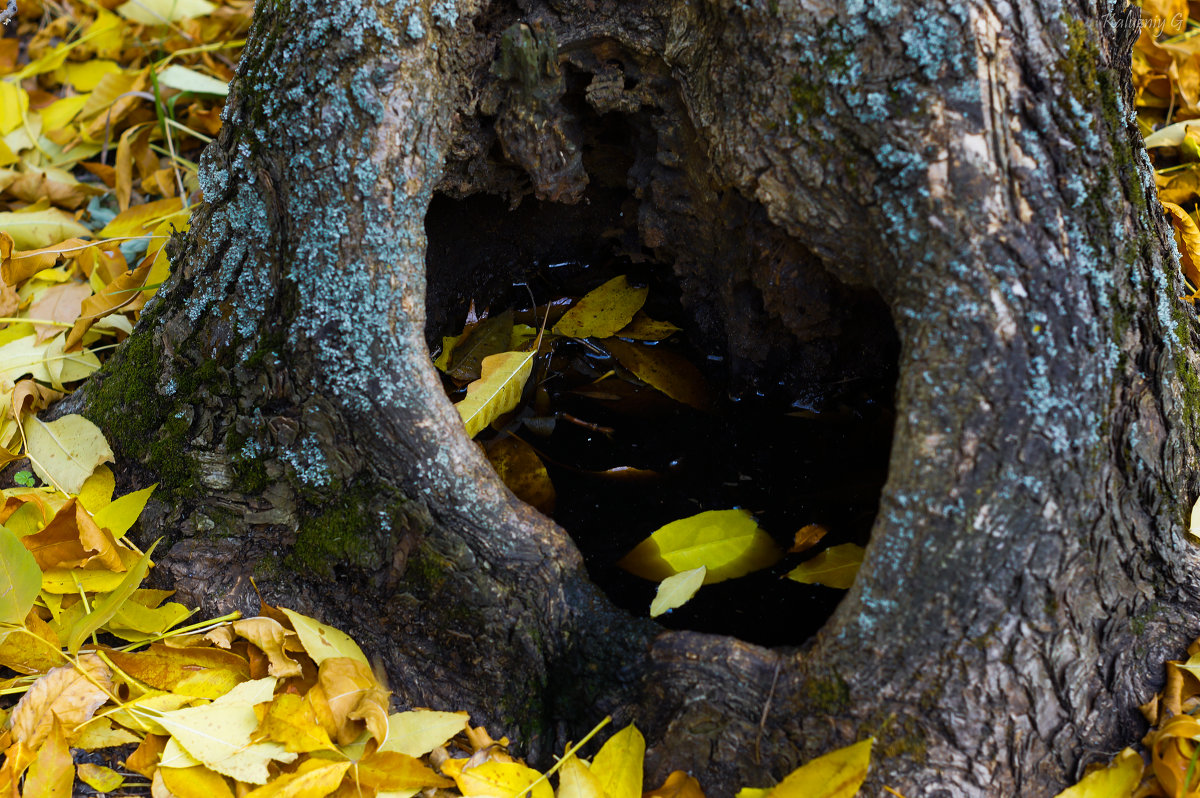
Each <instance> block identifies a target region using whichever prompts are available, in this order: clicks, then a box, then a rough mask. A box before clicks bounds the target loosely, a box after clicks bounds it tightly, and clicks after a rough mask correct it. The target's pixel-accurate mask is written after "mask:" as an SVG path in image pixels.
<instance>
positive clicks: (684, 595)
mask: <svg viewBox="0 0 1200 798" xmlns="http://www.w3.org/2000/svg"><path fill="white" fill-rule="evenodd" d="M706 573H708V569H707V568H705V567H704V566H703V565H701V566H700V567H699V568H693V569H692V570H690V571H683V572H682V573H678V574H675V575H674V576H668V577H667V578H666V579H664V580H662V582H660V583H659V585H658V592H657V593H655V594H654V601H652V602H650V617H651V618H657V617H658V616H660V615H662V614H663V613H664V612H670V611H671V610H673V609H675V608H676V607H682V606H683V605H684V604H686V603H688V602H689V601H690V600H691V598H692V596H694V595H696V591H697V590H699V589H700V586H701V585H703V584H704V575H705V574H706Z"/></svg>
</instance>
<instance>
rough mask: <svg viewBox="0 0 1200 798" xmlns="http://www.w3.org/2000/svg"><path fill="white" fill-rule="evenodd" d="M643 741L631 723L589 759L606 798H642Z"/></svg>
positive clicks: (644, 752)
mask: <svg viewBox="0 0 1200 798" xmlns="http://www.w3.org/2000/svg"><path fill="white" fill-rule="evenodd" d="M645 756H646V741H645V740H644V739H643V738H642V733H641V732H640V731H638V730H637V727H636V726H634V725H633V724H632V723H631V724H629V725H628V726H626V727H625V728H624V729H621V730H620V731H619V732H617V733H616V734H614V735H613V736H612V737H609V738H608V740H607V741H606V742H605V743H604V745H603V746H601V747H600V751H599V752H598V753H597V754H596V756H595V758H593V759H592V773H593V774H595V776H596V779H597V780H598V781H599V782H600V786H601V787H602V788H603V789H604V793H605V795H607V796H608V798H642V760H643V759H644V758H645Z"/></svg>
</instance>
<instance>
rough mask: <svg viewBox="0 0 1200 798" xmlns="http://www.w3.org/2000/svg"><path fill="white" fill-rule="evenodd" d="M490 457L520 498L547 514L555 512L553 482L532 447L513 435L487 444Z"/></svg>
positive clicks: (499, 472) (503, 478)
mask: <svg viewBox="0 0 1200 798" xmlns="http://www.w3.org/2000/svg"><path fill="white" fill-rule="evenodd" d="M487 457H488V460H489V461H490V462H491V464H492V468H494V469H495V470H496V475H497V476H499V477H500V479H501V480H502V481H503V482H504V484H505V485H507V486H508V489H509V490H511V491H512V492H513V494H514V495H515V496H516V497H517V498H518V499H520V500H521V501H523V502H525V503H526V504H529V505H532V506H533V507H536V508H538V509H539V510H541V511H542V512H543V513H546V514H547V515H549V514H550V513H552V512H554V501H555V498H556V495H555V492H554V483H553V482H551V481H550V474H549V473H548V472H547V471H546V466H545V464H543V463H542V459H541V458H540V457H538V455H537V452H535V451H534V450H533V447H532V446H530V445H529V444H528V443H526V442H525V441H523V440H521V439H520V438H516V437H513V436H511V435H510V436H508V437H505V438H499V439H497V440H494V441H492V442H491V443H490V444H488V446H487Z"/></svg>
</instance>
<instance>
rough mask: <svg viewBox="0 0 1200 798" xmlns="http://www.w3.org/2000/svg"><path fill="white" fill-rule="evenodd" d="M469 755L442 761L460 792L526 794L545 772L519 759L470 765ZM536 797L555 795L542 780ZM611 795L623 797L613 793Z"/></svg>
mask: <svg viewBox="0 0 1200 798" xmlns="http://www.w3.org/2000/svg"><path fill="white" fill-rule="evenodd" d="M466 763H467V760H465V759H448V760H446V761H445V762H444V763H442V772H443V773H445V774H446V775H447V776H449V777H450V778H452V779H454V783H455V784H457V785H458V789H459V792H461V793H462V794H463V795H464V796H472V795H486V796H503V798H508V796H513V795H519V796H522V798H524V796H525V795H526V791H528V790H529V787H530V785H532V784H533V783H534V782H537V781H538V780H539V779H541V778H542V774H540V773H538V772H537V771H536V770H534V769H533V768H530V767H526V766H525V765H522V764H520V763H519V762H496V761H494V760H489V761H487V762H483V763H481V764H479V765H476V766H475V767H471V768H466V767H464V765H466ZM532 792H533V796H532V798H554V791H553V790H551V789H550V784H549V783H548V782H546V781H541V782H540V783H538V785H537V786H536V787H534V788H533V790H532ZM611 798H619V797H618V796H612V797H611Z"/></svg>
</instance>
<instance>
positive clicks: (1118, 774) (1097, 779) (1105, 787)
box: [1055, 748, 1143, 798]
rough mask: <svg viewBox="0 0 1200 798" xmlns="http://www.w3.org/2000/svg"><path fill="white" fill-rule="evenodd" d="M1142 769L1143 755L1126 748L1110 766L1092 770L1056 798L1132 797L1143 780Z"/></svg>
mask: <svg viewBox="0 0 1200 798" xmlns="http://www.w3.org/2000/svg"><path fill="white" fill-rule="evenodd" d="M1142 770H1143V763H1142V757H1141V755H1140V754H1138V753H1137V752H1136V751H1134V750H1133V749H1132V748H1126V749H1125V750H1124V751H1122V752H1121V753H1119V754H1117V755H1116V757H1114V758H1113V761H1112V762H1110V763H1109V765H1108V767H1106V768H1103V769H1101V770H1094V771H1092V772H1091V773H1089V774H1087V775H1086V776H1084V777H1083V778H1082V779H1080V781H1079V783H1078V784H1076V785H1075V786H1074V787H1068V788H1067V789H1065V790H1063V791H1062V792H1060V793H1059V794H1058V795H1056V796H1055V798H1130V796H1131V795H1133V790H1134V788H1135V787H1137V786H1138V784H1139V783H1140V782H1141V780H1142Z"/></svg>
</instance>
